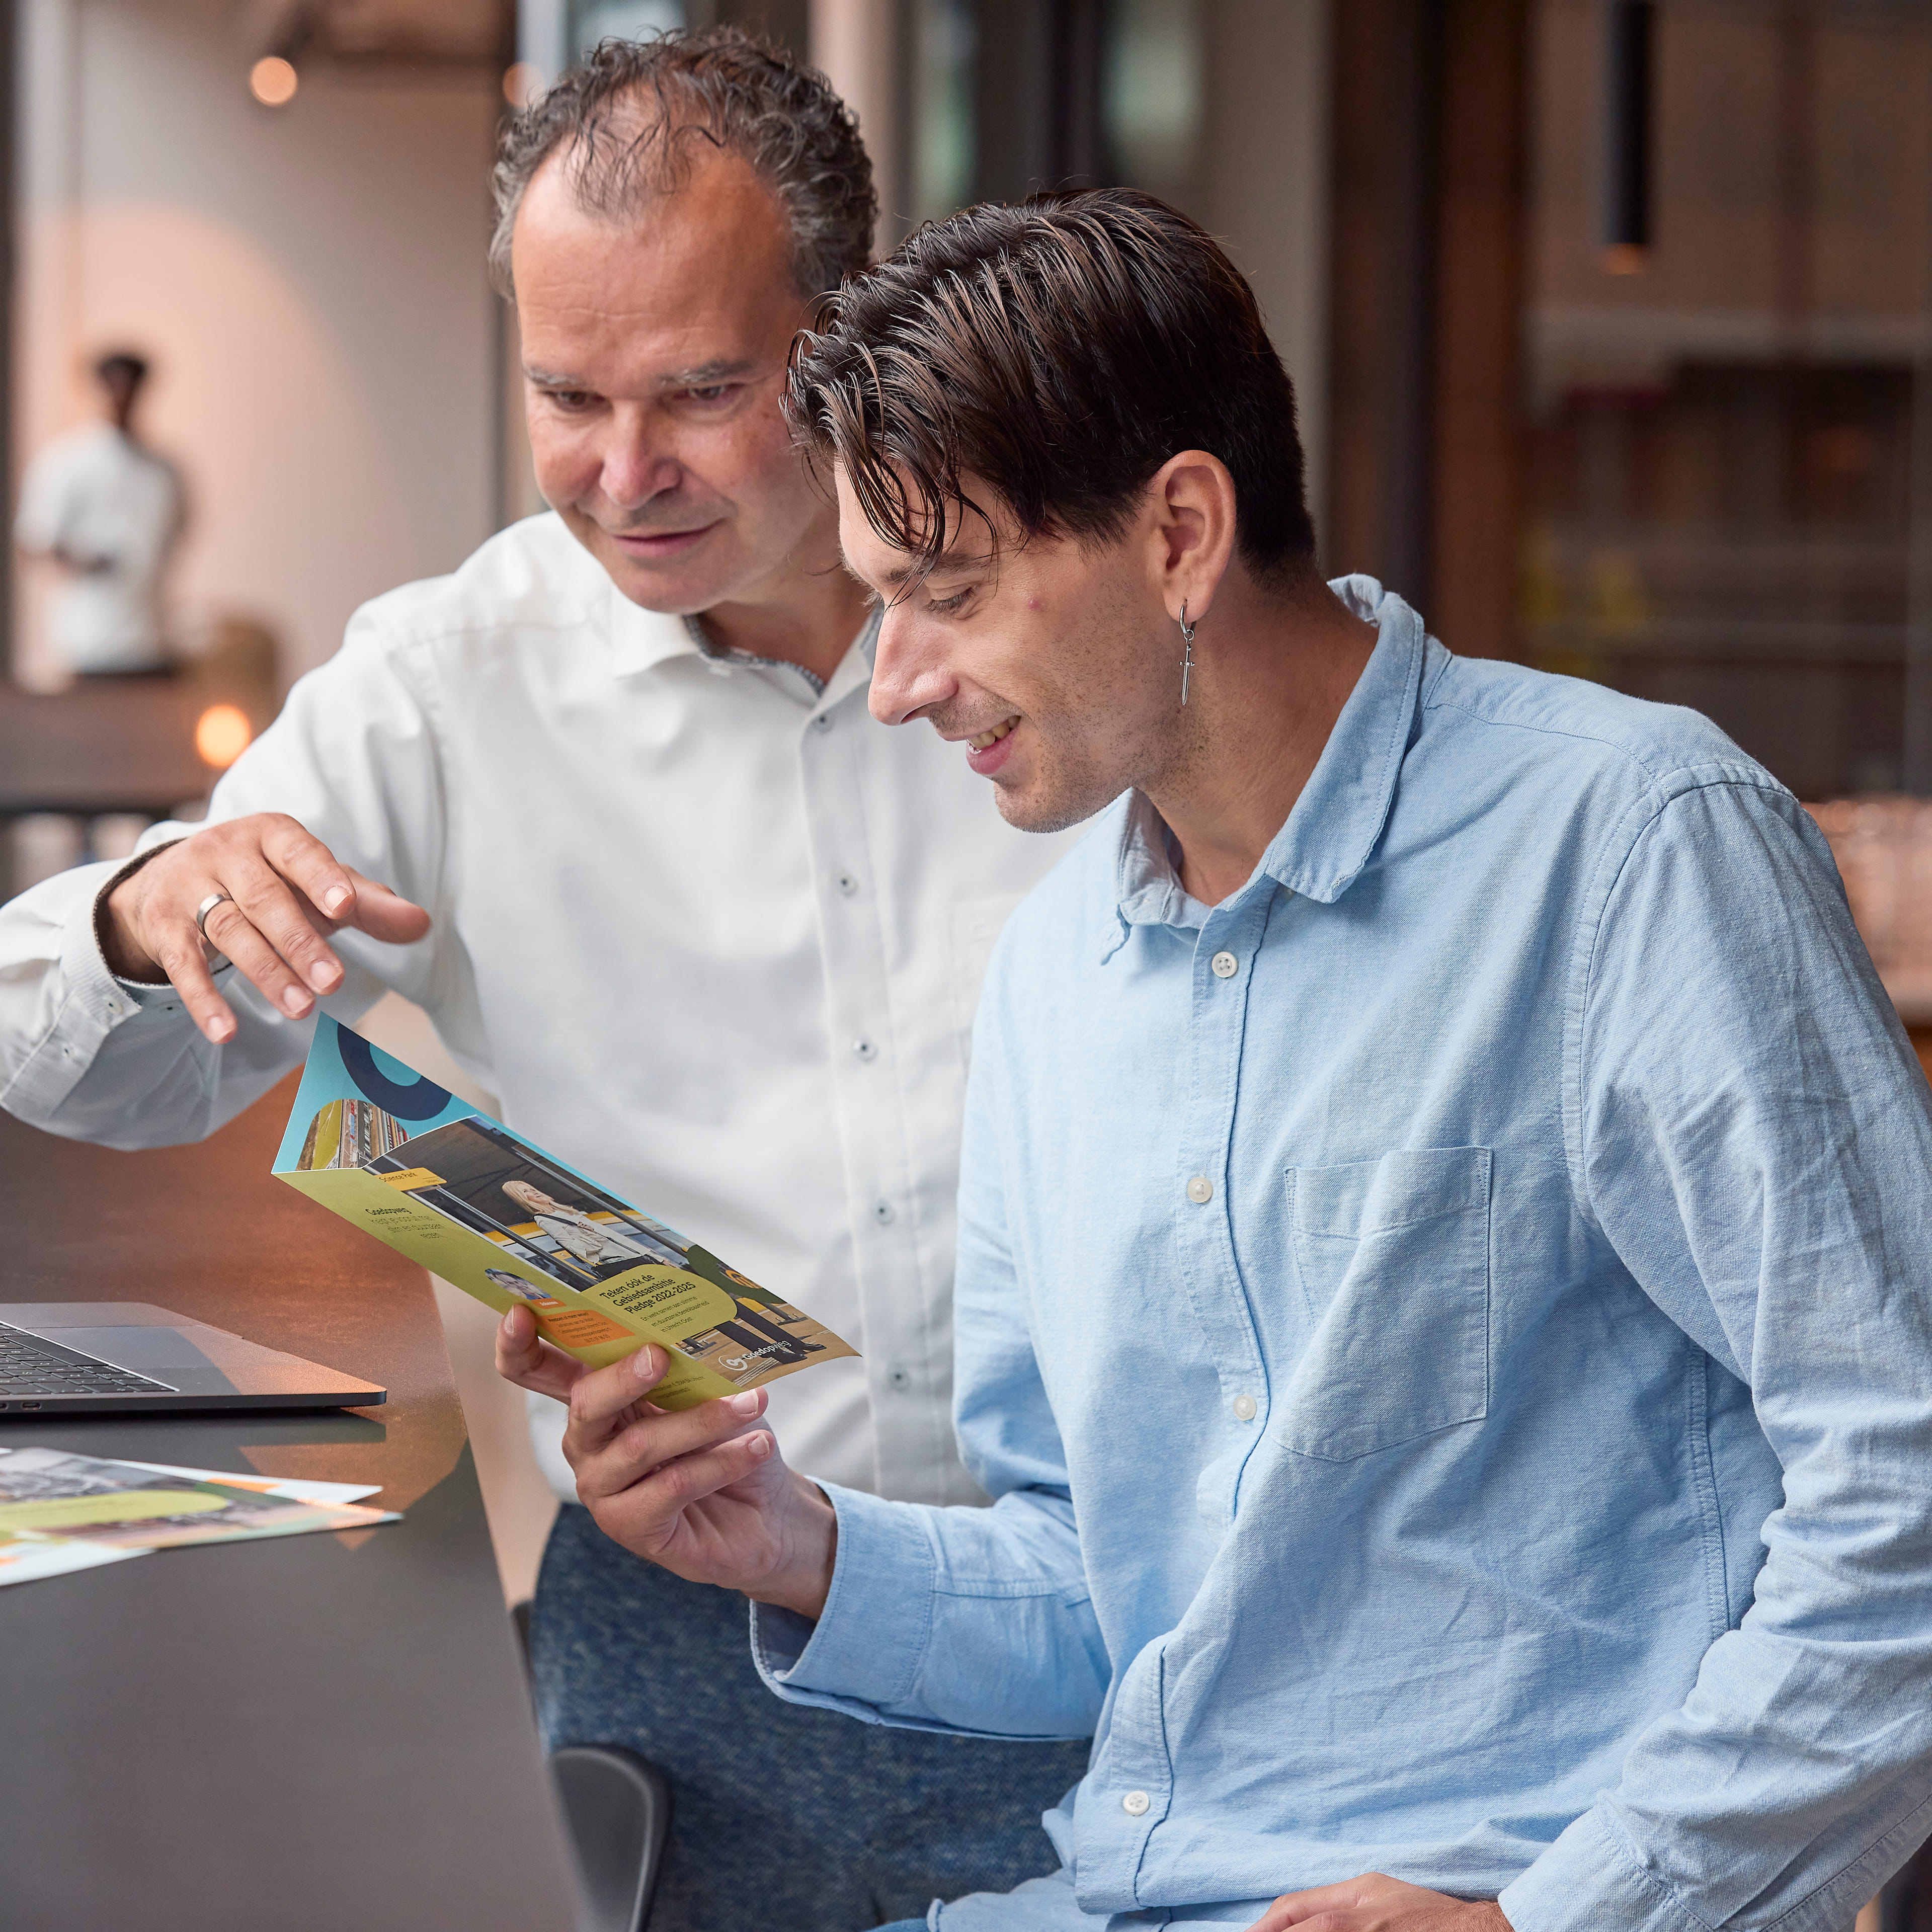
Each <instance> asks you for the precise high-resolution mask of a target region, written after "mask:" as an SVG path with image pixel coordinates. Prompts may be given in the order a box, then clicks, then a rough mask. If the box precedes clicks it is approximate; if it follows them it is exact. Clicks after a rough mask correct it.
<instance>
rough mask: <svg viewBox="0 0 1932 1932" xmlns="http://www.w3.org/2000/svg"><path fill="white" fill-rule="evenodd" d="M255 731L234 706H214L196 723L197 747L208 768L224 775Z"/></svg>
mask: <svg viewBox="0 0 1932 1932" xmlns="http://www.w3.org/2000/svg"><path fill="white" fill-rule="evenodd" d="M254 735H255V729H254V726H253V725H251V724H250V723H249V722H248V713H247V712H245V711H243V710H242V709H240V708H239V706H236V705H233V704H211V705H210V706H208V709H206V710H205V711H204V712H202V714H201V715H200V716H199V718H196V720H195V722H194V748H195V751H196V753H197V754H198V755H199V757H200V759H201V761H202V763H203V764H205V765H212V766H214V769H216V770H217V772H225V771H226V769H228V767H229V766H230V765H232V764H233V763H234V762H235V760H236V759H237V758H239V757H240V756H241V755H242V753H243V752H244V751H246V750H247V749H248V741H249V739H251V738H252V737H254Z"/></svg>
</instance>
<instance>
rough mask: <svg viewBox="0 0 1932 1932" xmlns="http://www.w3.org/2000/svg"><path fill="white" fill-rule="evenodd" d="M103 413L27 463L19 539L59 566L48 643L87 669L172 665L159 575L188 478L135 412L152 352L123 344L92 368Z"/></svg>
mask: <svg viewBox="0 0 1932 1932" xmlns="http://www.w3.org/2000/svg"><path fill="white" fill-rule="evenodd" d="M94 376H95V381H96V382H97V383H98V385H99V387H100V392H101V419H100V420H98V422H92V423H89V424H88V425H86V426H85V427H83V428H80V429H75V430H70V431H68V433H67V434H65V436H61V437H55V440H53V441H52V443H49V444H48V445H47V446H46V448H45V449H43V450H42V451H41V452H40V454H39V455H37V456H36V457H35V458H34V460H33V461H32V462H31V463H28V466H27V469H26V475H24V476H23V478H21V482H20V514H19V516H18V517H17V518H16V519H15V520H14V525H13V539H14V541H15V542H16V543H17V544H19V546H20V548H21V550H23V551H24V552H25V553H26V554H27V555H28V556H31V557H40V558H45V559H48V560H49V561H50V562H52V563H53V564H54V565H56V566H57V567H58V569H59V571H60V572H61V576H62V581H61V583H60V584H59V585H58V587H57V588H56V589H55V591H54V592H53V595H52V596H51V597H50V598H49V600H48V604H47V643H48V645H49V648H50V649H52V653H53V655H55V658H58V660H59V661H60V663H61V664H62V666H63V667H65V669H67V670H69V671H71V672H72V673H74V674H75V675H76V676H81V677H126V676H139V675H150V676H151V675H154V674H155V673H166V672H167V671H168V670H169V668H170V666H169V661H168V649H167V638H166V630H165V628H164V625H163V615H162V609H161V590H162V580H163V577H164V576H165V575H166V571H167V566H168V560H169V557H170V556H172V554H173V552H174V549H175V545H176V544H178V542H179V541H180V540H181V532H182V530H183V529H184V527H185V526H186V520H187V519H186V514H185V504H184V496H183V493H182V490H181V478H180V476H179V475H178V473H177V472H176V471H175V466H174V465H173V464H172V463H170V462H169V461H168V460H167V458H166V457H164V456H162V455H159V454H158V453H157V452H155V451H154V450H153V449H150V448H149V447H148V446H147V444H145V443H143V442H142V440H141V437H140V435H139V432H138V431H137V430H136V428H135V424H134V416H135V410H136V406H137V405H138V404H139V401H140V398H141V391H142V386H143V385H144V384H145V383H146V381H147V380H148V365H147V362H146V361H145V359H144V358H143V357H142V356H137V355H136V354H134V353H133V352H132V351H131V350H124V349H118V350H114V351H113V352H112V353H110V354H108V355H106V356H102V357H101V359H100V360H99V361H98V362H96V363H95V365H94Z"/></svg>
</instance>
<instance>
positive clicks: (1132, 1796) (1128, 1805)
mask: <svg viewBox="0 0 1932 1932" xmlns="http://www.w3.org/2000/svg"><path fill="white" fill-rule="evenodd" d="M1153 1802H1154V1800H1153V1799H1151V1798H1150V1797H1149V1796H1148V1795H1147V1793H1145V1791H1130V1792H1129V1793H1127V1796H1126V1797H1124V1798H1123V1799H1121V1810H1122V1811H1124V1812H1125V1813H1126V1814H1127V1816H1128V1817H1130V1818H1138V1817H1140V1816H1141V1815H1142V1814H1143V1813H1144V1812H1145V1811H1146V1810H1147V1808H1148V1806H1149V1805H1151V1804H1152V1803H1153Z"/></svg>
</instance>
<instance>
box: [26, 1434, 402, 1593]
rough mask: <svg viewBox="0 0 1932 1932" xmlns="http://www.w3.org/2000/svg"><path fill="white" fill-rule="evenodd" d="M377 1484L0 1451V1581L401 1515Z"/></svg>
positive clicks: (355, 1525)
mask: <svg viewBox="0 0 1932 1932" xmlns="http://www.w3.org/2000/svg"><path fill="white" fill-rule="evenodd" d="M373 1494H374V1490H373V1489H372V1488H371V1487H368V1486H367V1485H364V1484H353V1483H312V1482H305V1481H288V1480H285V1479H284V1478H281V1477H276V1476H236V1475H229V1474H228V1473H226V1472H225V1471H223V1470H220V1469H179V1468H177V1467H175V1466H174V1465H173V1464H172V1463H135V1462H127V1461H122V1460H119V1459H118V1458H114V1457H101V1456H82V1455H77V1454H73V1453H71V1451H67V1450H65V1449H13V1450H0V1584H6V1583H33V1582H36V1581H37V1580H40V1579H41V1578H43V1577H58V1576H60V1575H62V1574H65V1572H67V1571H72V1570H86V1569H92V1568H94V1567H95V1565H99V1564H102V1563H118V1562H124V1561H125V1560H126V1559H128V1558H129V1557H133V1556H148V1555H149V1554H151V1553H152V1552H153V1551H154V1550H169V1549H176V1548H179V1547H183V1546H184V1545H187V1544H197V1543H236V1542H248V1541H254V1539H256V1538H260V1537H266V1536H298V1535H303V1534H305V1532H309V1531H312V1530H321V1529H366V1528H368V1526H370V1525H371V1524H374V1523H394V1522H396V1521H397V1520H398V1518H397V1517H396V1516H395V1514H393V1513H392V1512H390V1511H383V1510H374V1509H359V1508H356V1506H355V1505H356V1499H358V1498H359V1497H362V1496H370V1495H373Z"/></svg>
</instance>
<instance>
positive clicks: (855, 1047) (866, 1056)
mask: <svg viewBox="0 0 1932 1932" xmlns="http://www.w3.org/2000/svg"><path fill="white" fill-rule="evenodd" d="M852 1051H853V1052H854V1053H856V1055H858V1056H859V1058H860V1059H861V1060H876V1059H877V1058H878V1057H879V1049H877V1047H876V1046H874V1044H873V1043H872V1042H871V1041H870V1040H854V1041H853V1043H852Z"/></svg>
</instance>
